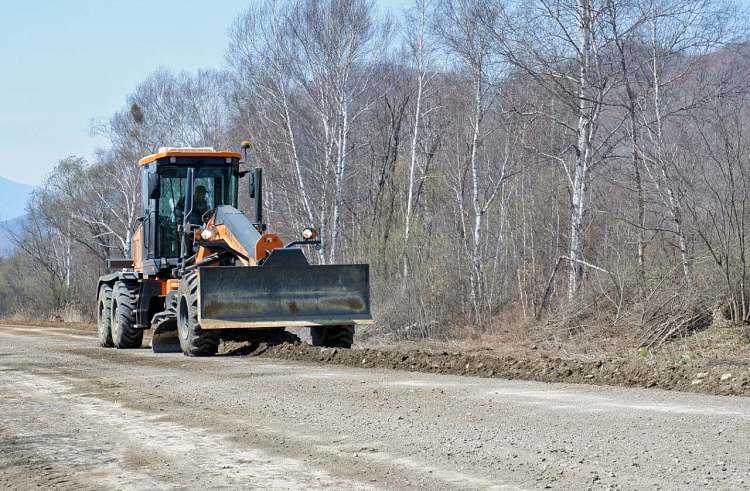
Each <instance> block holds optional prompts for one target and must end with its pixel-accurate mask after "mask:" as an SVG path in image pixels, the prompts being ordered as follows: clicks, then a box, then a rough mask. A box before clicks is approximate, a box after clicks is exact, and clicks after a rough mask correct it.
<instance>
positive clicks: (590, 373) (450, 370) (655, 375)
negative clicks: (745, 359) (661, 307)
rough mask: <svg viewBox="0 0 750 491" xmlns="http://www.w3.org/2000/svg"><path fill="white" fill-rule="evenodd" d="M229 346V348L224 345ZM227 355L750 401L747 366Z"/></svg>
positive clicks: (302, 349) (236, 351) (296, 352)
mask: <svg viewBox="0 0 750 491" xmlns="http://www.w3.org/2000/svg"><path fill="white" fill-rule="evenodd" d="M225 344H227V343H225ZM223 352H224V354H227V355H247V356H257V357H266V358H279V359H283V360H292V361H300V362H308V363H310V362H312V363H329V364H330V363H332V364H336V365H347V366H352V367H361V368H387V369H396V370H407V371H414V372H427V373H441V374H450V375H470V376H477V377H496V378H503V379H508V380H514V379H517V380H533V381H539V382H567V383H579V384H595V385H619V386H628V387H656V388H659V389H666V390H680V391H687V392H700V393H706V394H718V395H742V396H750V367H748V366H747V365H745V366H741V365H713V366H711V365H709V364H681V363H674V362H668V361H662V360H649V359H645V358H641V357H637V358H635V357H634V358H607V359H564V358H550V357H547V356H544V355H541V356H539V357H528V358H519V357H513V356H502V355H497V354H493V353H490V352H486V351H485V352H478V353H460V352H448V351H432V350H427V349H410V350H398V349H388V348H378V349H373V348H355V349H337V348H316V347H313V346H310V345H308V344H306V343H299V342H295V343H281V344H274V343H269V342H259V343H233V344H228V345H227V346H225V347H224V351H223Z"/></svg>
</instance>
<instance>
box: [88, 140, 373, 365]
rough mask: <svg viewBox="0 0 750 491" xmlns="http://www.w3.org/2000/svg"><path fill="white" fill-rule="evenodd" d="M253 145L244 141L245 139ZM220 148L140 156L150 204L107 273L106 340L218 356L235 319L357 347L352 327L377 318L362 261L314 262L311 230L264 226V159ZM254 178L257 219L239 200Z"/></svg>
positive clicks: (103, 297) (102, 283)
mask: <svg viewBox="0 0 750 491" xmlns="http://www.w3.org/2000/svg"><path fill="white" fill-rule="evenodd" d="M246 145H247V144H246V143H244V144H243V147H245V148H246ZM241 158H242V155H241V154H239V153H235V152H217V151H214V150H213V149H211V148H162V149H160V150H159V152H158V153H156V154H154V155H150V156H148V157H145V158H143V159H141V161H140V162H139V165H140V171H141V210H142V215H141V217H140V218H139V221H140V225H139V226H138V228H137V230H136V232H135V234H134V237H133V242H132V247H131V250H132V255H133V257H132V258H125V259H109V260H108V261H107V265H108V267H109V268H112V269H116V270H117V271H115V272H113V273H111V274H108V275H105V276H102V277H101V278H100V279H99V284H98V291H97V305H98V308H97V313H98V318H97V323H98V334H99V342H100V344H101V345H102V346H103V347H116V348H120V349H127V348H139V347H140V346H141V344H142V342H143V332H144V330H147V329H153V330H154V333H153V337H152V348H153V350H154V351H155V352H179V351H181V352H182V353H184V354H185V355H187V356H211V355H214V354H216V352H217V349H218V345H219V341H220V338H221V333H222V331H224V330H227V329H283V328H285V327H291V326H302V327H307V326H309V327H310V328H311V331H312V332H311V334H312V339H313V344H315V345H318V346H329V347H344V348H348V347H351V345H352V342H353V337H354V326H356V325H362V324H370V323H372V316H371V314H370V295H369V269H368V266H367V265H365V264H353V265H322V266H321V265H311V264H309V262H308V260H307V258H306V256H305V254H304V253H303V251H302V249H301V248H302V247H319V244H320V241H319V240H317V237H316V235H317V233H316V231H315V230H314V229H311V228H310V229H305V230H304V231H303V234H302V239H301V240H297V241H292V242H290V243H288V244H286V245H285V244H284V243H283V242H282V241H281V239H280V238H279V237H278V236H277V235H276V234H273V233H266V224H265V223H263V214H262V172H261V169H260V168H255V169H252V170H240V166H241V162H240V160H241ZM243 178H245V179H247V180H248V181H249V183H248V189H249V192H250V196H251V198H252V199H253V200H254V213H253V220H252V221H251V220H249V219H248V218H247V217H246V216H245V215H244V214H243V213H242V212H241V211H239V210H238V209H237V200H238V183H239V182H240V181H241V180H242V179H243Z"/></svg>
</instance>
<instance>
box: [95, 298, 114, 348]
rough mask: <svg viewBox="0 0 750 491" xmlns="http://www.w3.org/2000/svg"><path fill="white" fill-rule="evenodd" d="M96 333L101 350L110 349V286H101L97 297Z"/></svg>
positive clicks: (112, 344) (111, 345) (111, 344)
mask: <svg viewBox="0 0 750 491" xmlns="http://www.w3.org/2000/svg"><path fill="white" fill-rule="evenodd" d="M96 303H97V308H96V331H97V333H98V335H99V344H100V345H101V347H102V348H111V347H113V346H114V345H115V344H114V343H113V342H112V285H102V286H101V288H99V294H98V295H97V302H96Z"/></svg>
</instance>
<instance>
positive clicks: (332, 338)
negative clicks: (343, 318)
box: [310, 326, 354, 348]
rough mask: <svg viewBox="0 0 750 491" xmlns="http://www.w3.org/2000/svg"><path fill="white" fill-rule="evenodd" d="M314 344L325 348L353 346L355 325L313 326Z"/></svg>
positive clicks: (311, 330) (311, 331) (311, 332)
mask: <svg viewBox="0 0 750 491" xmlns="http://www.w3.org/2000/svg"><path fill="white" fill-rule="evenodd" d="M310 334H311V335H312V342H313V346H322V347H324V348H351V347H352V344H353V343H354V326H330V327H311V328H310Z"/></svg>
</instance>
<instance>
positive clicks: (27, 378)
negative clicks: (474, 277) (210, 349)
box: [0, 326, 750, 491]
mask: <svg viewBox="0 0 750 491" xmlns="http://www.w3.org/2000/svg"><path fill="white" fill-rule="evenodd" d="M748 442H750V398H744V397H726V396H709V395H702V394H686V393H680V392H665V391H660V390H654V389H649V390H646V389H627V388H616V387H603V386H586V385H568V384H543V383H533V382H518V381H503V380H499V379H483V378H473V377H458V376H448V375H434V374H420V373H407V372H402V371H395V370H381V369H360V368H351V367H343V366H326V365H311V364H303V363H294V362H288V361H274V360H268V359H259V358H249V357H238V356H224V357H215V358H208V359H206V358H203V359H200V358H198V359H188V358H185V357H183V356H182V355H180V354H174V355H172V354H169V355H164V354H162V355H154V354H153V353H151V351H150V350H149V349H141V350H132V351H117V350H113V349H108V350H105V349H102V348H98V347H97V346H96V343H95V339H94V335H93V334H89V333H86V332H82V331H73V330H69V329H66V328H41V327H20V326H0V489H42V490H52V489H54V490H57V489H64V490H100V489H118V490H139V491H140V490H148V489H153V490H172V489H174V490H182V489H220V490H234V489H251V490H253V489H258V490H261V489H262V490H295V491H296V490H319V489H326V490H406V489H429V490H479V489H487V490H491V489H495V490H523V489H565V490H569V489H680V490H682V489H748V488H750V451H749V450H750V444H748Z"/></svg>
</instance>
